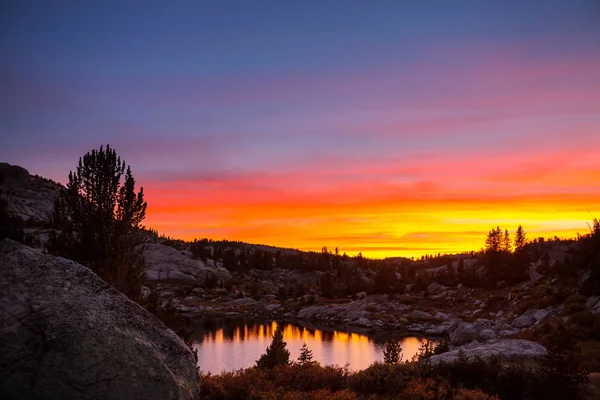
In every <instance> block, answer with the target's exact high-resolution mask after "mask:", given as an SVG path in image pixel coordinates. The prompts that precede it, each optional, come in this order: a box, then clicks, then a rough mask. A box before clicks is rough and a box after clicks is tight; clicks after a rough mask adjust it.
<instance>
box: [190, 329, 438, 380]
mask: <svg viewBox="0 0 600 400" xmlns="http://www.w3.org/2000/svg"><path fill="white" fill-rule="evenodd" d="M283 325H284V328H283V338H284V341H285V342H286V343H287V349H288V350H289V351H290V360H296V359H297V358H298V355H299V354H300V348H301V347H302V345H303V344H304V343H306V345H307V346H308V348H309V349H310V350H312V353H313V359H314V360H315V361H318V362H320V363H321V364H323V365H332V364H337V365H339V366H344V365H346V363H347V364H349V367H350V369H353V370H361V369H364V368H367V367H368V366H369V365H371V364H372V363H373V362H375V361H383V345H384V342H385V340H386V339H390V338H395V339H397V340H399V341H400V342H401V346H402V353H403V359H404V360H410V359H411V358H412V357H413V356H414V355H415V354H417V352H418V351H419V347H420V346H421V344H422V343H424V342H426V341H427V339H423V338H417V337H399V336H396V337H393V336H390V335H389V334H388V335H387V336H381V335H378V336H376V337H375V336H370V335H366V334H361V333H352V332H343V331H336V330H322V329H309V328H306V327H302V326H299V325H293V324H285V323H284V324H283ZM276 328H277V322H255V321H227V322H225V321H220V322H214V321H211V322H210V324H208V325H206V324H205V325H204V326H202V327H199V328H198V327H197V329H195V332H194V334H193V335H191V338H190V339H191V344H192V346H193V348H195V349H196V350H197V351H198V366H199V367H200V370H201V371H202V372H211V373H214V374H217V373H220V372H223V371H232V370H236V369H240V368H247V367H251V366H254V365H255V362H256V360H258V359H259V358H260V356H261V355H262V354H264V352H265V350H266V348H267V347H268V346H269V345H270V344H271V339H272V337H273V333H274V332H275V329H276Z"/></svg>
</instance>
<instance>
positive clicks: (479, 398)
mask: <svg viewBox="0 0 600 400" xmlns="http://www.w3.org/2000/svg"><path fill="white" fill-rule="evenodd" d="M452 398H453V399H454V400H500V399H499V398H498V397H497V396H492V395H489V394H486V393H483V392H482V391H481V390H479V389H474V390H473V389H464V388H461V389H458V390H457V391H456V392H455V393H454V395H453V397H452Z"/></svg>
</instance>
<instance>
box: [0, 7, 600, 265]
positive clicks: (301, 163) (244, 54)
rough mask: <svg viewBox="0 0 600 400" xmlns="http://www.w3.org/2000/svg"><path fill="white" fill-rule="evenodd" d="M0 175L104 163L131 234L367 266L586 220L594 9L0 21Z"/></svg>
mask: <svg viewBox="0 0 600 400" xmlns="http://www.w3.org/2000/svg"><path fill="white" fill-rule="evenodd" d="M0 137H1V142H0V162H8V163H11V164H17V165H21V166H23V167H24V168H27V169H28V170H29V171H30V172H31V173H33V174H38V175H42V176H44V177H48V178H51V179H54V180H56V181H59V182H63V183H64V182H66V180H67V176H68V173H69V171H70V170H73V169H75V167H76V163H77V160H78V158H79V157H80V156H82V155H83V154H85V153H86V152H88V151H90V150H92V149H94V148H98V147H99V146H100V145H102V144H107V143H108V144H110V145H111V146H112V147H113V148H115V149H116V150H117V153H118V154H119V155H120V156H121V157H122V158H123V159H125V161H126V162H127V163H128V164H129V165H130V166H131V168H132V171H133V174H134V176H135V177H136V181H137V184H138V185H141V186H143V187H144V193H145V199H146V200H147V202H148V211H147V217H146V220H145V221H144V224H145V225H147V226H149V227H152V228H154V229H157V230H158V231H159V232H160V233H163V234H165V235H169V236H171V237H177V238H182V239H193V238H202V237H208V238H213V239H229V240H242V241H246V242H250V243H261V244H270V245H276V246H283V247H292V248H299V249H305V250H319V249H321V247H322V246H327V247H328V248H329V249H333V248H335V247H338V248H339V250H340V252H347V253H348V254H356V253H358V252H362V254H363V255H366V256H370V257H387V256H407V257H410V256H414V257H419V256H421V255H423V254H437V253H454V252H459V251H467V250H478V249H480V248H481V247H483V245H484V241H485V235H486V233H487V232H488V231H489V230H490V229H491V228H493V227H495V226H497V225H500V226H501V227H503V228H507V229H509V230H510V231H511V232H513V233H514V231H515V230H516V228H517V226H518V225H519V224H521V225H522V226H523V227H524V228H525V231H526V232H527V233H528V236H529V237H530V238H534V237H539V236H544V237H553V236H555V235H556V236H559V237H565V238H566V237H573V236H575V235H576V234H577V233H578V232H579V233H582V234H584V233H586V231H587V229H588V228H587V225H586V222H589V221H591V220H592V218H594V217H600V2H598V1H597V0H572V1H567V0H564V1H555V0H547V1H544V2H540V1H511V0H509V1H506V0H504V1H479V0H472V1H463V0H456V1H452V2H449V1H428V0H424V1H401V0H396V1H376V0H372V1H352V0H347V1H334V0H323V1H260V0H253V1H227V0H224V1H171V2H164V1H152V0H147V1H127V0H125V1H85V2H84V1H60V0H58V1H52V2H50V1H42V0H39V1H28V0H18V1H16V0H15V1H12V0H4V1H2V2H0Z"/></svg>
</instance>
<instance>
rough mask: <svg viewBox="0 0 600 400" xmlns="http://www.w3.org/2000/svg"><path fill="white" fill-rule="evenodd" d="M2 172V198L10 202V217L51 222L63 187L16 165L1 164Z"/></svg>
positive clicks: (8, 209)
mask: <svg viewBox="0 0 600 400" xmlns="http://www.w3.org/2000/svg"><path fill="white" fill-rule="evenodd" d="M0 172H2V173H4V182H3V189H4V190H3V193H2V197H4V198H5V199H6V201H7V202H8V206H7V211H8V213H9V214H10V215H12V216H15V217H19V218H22V219H24V220H35V221H49V220H50V217H51V216H52V213H53V212H54V201H55V200H56V198H57V197H58V193H59V192H60V189H61V188H62V186H60V185H59V184H57V183H55V182H52V181H50V180H48V179H44V178H41V177H39V176H34V175H30V174H29V172H28V171H27V170H26V169H25V168H21V167H19V166H16V165H10V164H7V163H0Z"/></svg>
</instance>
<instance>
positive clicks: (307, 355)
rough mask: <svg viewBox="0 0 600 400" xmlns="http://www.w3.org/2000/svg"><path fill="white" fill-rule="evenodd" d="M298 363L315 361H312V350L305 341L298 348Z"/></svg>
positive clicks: (312, 362)
mask: <svg viewBox="0 0 600 400" xmlns="http://www.w3.org/2000/svg"><path fill="white" fill-rule="evenodd" d="M298 363H299V364H300V365H311V364H314V363H315V362H314V361H313V354H312V351H311V350H309V349H308V346H307V345H306V343H304V344H303V345H302V348H301V349H300V355H299V356H298Z"/></svg>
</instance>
